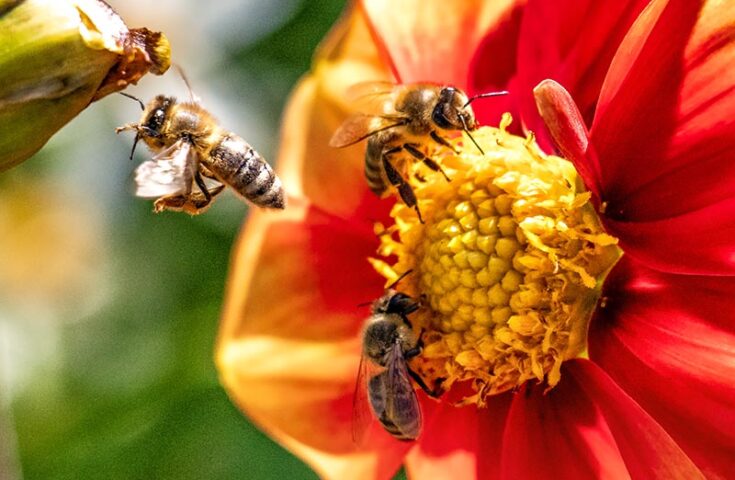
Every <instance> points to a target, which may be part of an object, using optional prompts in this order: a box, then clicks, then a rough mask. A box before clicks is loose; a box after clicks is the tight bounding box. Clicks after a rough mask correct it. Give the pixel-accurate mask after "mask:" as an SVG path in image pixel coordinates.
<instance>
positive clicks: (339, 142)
mask: <svg viewBox="0 0 735 480" xmlns="http://www.w3.org/2000/svg"><path fill="white" fill-rule="evenodd" d="M404 123H405V122H404V119H403V118H402V117H399V116H383V115H367V114H364V113H358V114H355V115H353V116H351V117H349V118H348V119H347V120H345V121H344V123H342V125H340V126H339V128H338V129H337V131H336V132H334V135H332V138H331V139H330V140H329V146H330V147H337V148H342V147H349V146H350V145H353V144H355V143H358V142H360V141H362V140H365V139H366V138H368V137H369V136H371V135H374V134H376V133H378V132H381V131H383V130H388V129H390V128H394V127H398V126H400V125H403V124H404Z"/></svg>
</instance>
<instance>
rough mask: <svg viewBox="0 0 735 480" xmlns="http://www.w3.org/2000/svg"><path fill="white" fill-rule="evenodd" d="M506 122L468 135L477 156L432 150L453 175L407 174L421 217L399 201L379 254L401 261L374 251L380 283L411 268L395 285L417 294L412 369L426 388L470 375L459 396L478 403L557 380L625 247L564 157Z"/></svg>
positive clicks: (582, 347) (577, 351)
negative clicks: (418, 348) (465, 392)
mask: <svg viewBox="0 0 735 480" xmlns="http://www.w3.org/2000/svg"><path fill="white" fill-rule="evenodd" d="M509 123H510V116H509V115H507V114H506V116H505V117H504V119H503V122H502V123H501V126H500V128H499V129H496V128H490V127H482V128H480V129H478V130H477V131H475V132H473V136H474V138H475V140H476V141H477V142H478V143H479V144H480V146H481V147H482V149H483V150H484V152H485V155H481V154H480V153H479V152H478V151H477V149H476V148H472V146H465V145H463V144H462V139H456V140H455V141H454V144H455V147H457V150H458V151H459V152H460V153H459V154H456V153H454V152H452V151H451V150H450V149H448V148H437V149H433V150H432V151H431V152H429V153H430V155H431V156H432V158H434V159H436V160H440V161H441V163H442V165H443V167H444V169H445V170H446V171H447V173H448V175H449V177H450V178H451V179H452V181H451V182H447V181H446V180H445V179H444V178H443V177H442V176H441V175H436V174H434V175H432V174H430V173H427V174H424V175H422V177H424V178H425V179H426V182H425V183H419V182H417V181H412V186H413V188H414V190H415V193H416V197H417V199H418V204H419V208H420V209H421V212H422V215H423V217H424V219H425V223H424V224H422V223H420V222H419V221H418V218H417V216H416V213H415V211H414V210H413V209H411V208H408V207H406V206H405V205H404V204H403V203H401V202H397V203H396V205H395V207H394V208H393V210H392V212H391V216H392V217H393V218H394V220H395V225H393V226H391V227H389V228H388V229H384V228H383V227H382V226H380V227H379V228H380V230H379V231H380V232H381V235H380V239H381V245H380V247H379V249H378V254H379V255H380V256H382V257H389V256H395V258H397V259H398V260H397V262H396V263H395V264H394V265H392V266H390V265H389V264H388V263H386V262H385V261H383V260H377V259H372V262H373V265H374V266H375V268H376V270H377V271H378V272H379V273H380V274H381V275H383V276H385V277H386V279H387V282H386V283H387V284H389V283H391V282H392V281H394V280H395V279H396V278H397V277H398V275H399V274H400V273H403V272H405V271H407V270H413V272H414V273H413V274H412V275H409V276H408V277H406V278H405V279H404V280H403V281H402V283H401V286H400V288H401V289H402V290H404V291H405V292H406V293H407V294H409V295H412V296H414V297H415V298H418V299H420V300H421V301H422V308H421V309H420V310H419V311H418V312H416V313H415V314H413V315H412V323H413V325H414V326H415V328H416V329H417V331H423V339H424V343H425V347H424V350H423V352H422V354H421V355H420V356H419V357H417V358H416V359H415V360H413V362H412V366H413V368H414V369H415V370H416V371H417V372H418V373H419V374H420V375H422V376H423V377H424V378H425V379H426V380H427V383H428V384H432V381H436V380H437V379H444V383H443V385H444V387H445V388H449V387H450V386H451V385H452V384H454V383H455V382H458V381H463V382H466V381H469V382H471V385H472V386H473V387H474V392H475V393H474V394H472V395H470V396H467V397H466V398H465V401H466V402H476V403H478V404H482V403H483V402H484V399H485V397H486V396H487V395H492V394H496V393H500V392H504V391H507V390H510V389H513V388H515V387H518V386H520V385H522V384H523V383H524V382H526V381H528V380H532V379H535V380H536V381H539V382H542V381H545V382H547V384H548V385H549V387H553V386H554V385H556V384H557V383H558V382H559V379H560V368H561V364H562V362H563V361H564V360H568V359H572V358H577V357H580V356H583V355H585V352H586V348H587V327H588V324H589V319H590V317H591V315H592V312H593V310H594V307H595V305H596V303H597V300H598V299H599V296H600V292H601V285H602V280H603V279H604V277H605V275H606V274H607V273H608V272H609V271H610V269H611V268H612V266H613V265H614V264H615V262H616V261H617V259H618V258H619V256H620V253H621V251H620V250H619V249H618V247H617V245H616V244H617V240H616V239H615V238H614V237H611V236H610V235H608V234H606V233H605V232H604V231H603V229H602V226H601V224H600V222H599V219H598V217H597V214H596V213H595V210H594V208H593V206H592V204H591V203H590V194H589V193H588V192H585V191H584V187H583V185H582V182H581V180H580V179H579V178H578V176H577V172H576V171H575V170H574V167H573V166H572V164H571V163H569V162H568V161H566V160H564V159H562V158H559V157H555V156H549V155H545V154H544V153H543V152H542V151H541V150H540V149H539V148H538V146H537V145H536V143H535V141H534V139H533V137H532V136H530V137H529V138H521V137H518V136H515V135H512V134H510V133H508V132H507V131H506V127H507V125H508V124H509ZM413 168H422V167H421V166H414V167H413ZM406 173H407V174H409V173H411V172H406ZM411 177H413V176H412V175H411ZM376 231H378V230H377V229H376Z"/></svg>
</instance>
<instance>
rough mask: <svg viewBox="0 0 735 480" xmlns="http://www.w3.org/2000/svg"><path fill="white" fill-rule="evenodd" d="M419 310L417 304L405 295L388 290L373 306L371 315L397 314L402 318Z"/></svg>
mask: <svg viewBox="0 0 735 480" xmlns="http://www.w3.org/2000/svg"><path fill="white" fill-rule="evenodd" d="M418 309H419V303H418V302H417V301H416V300H414V299H413V298H411V297H409V296H408V295H406V294H405V293H401V292H397V291H395V290H393V289H388V290H387V291H386V292H385V295H383V296H382V297H380V298H379V299H378V300H376V301H375V303H374V304H373V313H376V314H391V313H394V314H398V315H400V316H401V317H404V316H406V315H408V314H410V313H413V312H415V311H416V310H418Z"/></svg>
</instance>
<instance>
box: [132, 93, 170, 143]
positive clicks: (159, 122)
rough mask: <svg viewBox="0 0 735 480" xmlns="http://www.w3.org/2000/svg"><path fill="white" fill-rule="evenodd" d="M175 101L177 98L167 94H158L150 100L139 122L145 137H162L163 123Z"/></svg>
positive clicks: (139, 128)
mask: <svg viewBox="0 0 735 480" xmlns="http://www.w3.org/2000/svg"><path fill="white" fill-rule="evenodd" d="M175 103H176V99H175V98H174V97H167V96H165V95H157V96H156V98H154V99H153V100H151V101H150V102H148V105H147V106H146V107H145V110H143V116H142V117H141V118H140V123H139V124H138V130H139V131H140V133H141V134H142V135H143V136H145V137H160V136H161V134H162V132H161V129H162V128H163V124H164V123H165V122H166V118H167V117H168V115H169V111H170V110H171V107H172V106H173V105H174V104H175Z"/></svg>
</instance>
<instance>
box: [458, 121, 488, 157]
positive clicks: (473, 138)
mask: <svg viewBox="0 0 735 480" xmlns="http://www.w3.org/2000/svg"><path fill="white" fill-rule="evenodd" d="M459 119H460V120H461V121H462V127H464V132H465V133H466V134H467V136H468V137H470V140H472V143H474V144H475V146H476V147H477V149H478V150H479V151H480V153H481V154H482V155H485V152H484V151H483V150H482V147H480V145H479V144H478V143H477V142H476V141H475V137H473V136H472V134H471V133H470V129H469V128H467V123H466V122H465V121H464V117H463V116H462V115H460V116H459Z"/></svg>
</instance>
